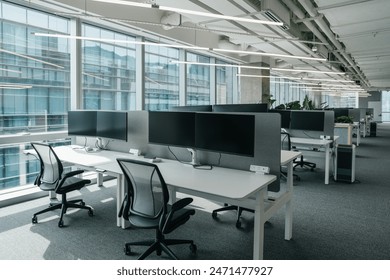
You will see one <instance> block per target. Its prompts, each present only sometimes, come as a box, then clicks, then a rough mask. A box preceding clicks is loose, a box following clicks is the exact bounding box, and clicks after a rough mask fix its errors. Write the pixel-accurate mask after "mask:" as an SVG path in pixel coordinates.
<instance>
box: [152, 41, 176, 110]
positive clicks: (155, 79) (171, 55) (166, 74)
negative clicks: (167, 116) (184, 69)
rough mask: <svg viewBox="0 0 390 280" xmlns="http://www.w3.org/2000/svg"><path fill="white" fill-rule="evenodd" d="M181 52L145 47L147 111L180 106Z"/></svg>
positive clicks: (165, 48) (157, 47)
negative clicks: (176, 62)
mask: <svg viewBox="0 0 390 280" xmlns="http://www.w3.org/2000/svg"><path fill="white" fill-rule="evenodd" d="M177 60H179V50H177V49H174V48H167V47H160V46H155V45H146V46H145V110H169V108H171V107H172V106H178V105H179V66H178V65H177V64H174V63H170V61H177Z"/></svg>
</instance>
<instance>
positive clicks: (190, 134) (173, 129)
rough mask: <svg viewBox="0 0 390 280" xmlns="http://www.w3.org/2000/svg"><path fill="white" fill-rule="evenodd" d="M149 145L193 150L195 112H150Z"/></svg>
mask: <svg viewBox="0 0 390 280" xmlns="http://www.w3.org/2000/svg"><path fill="white" fill-rule="evenodd" d="M149 143H151V144H159V145H166V146H176V147H185V148H193V147H194V145H195V112H171V111H150V112H149Z"/></svg>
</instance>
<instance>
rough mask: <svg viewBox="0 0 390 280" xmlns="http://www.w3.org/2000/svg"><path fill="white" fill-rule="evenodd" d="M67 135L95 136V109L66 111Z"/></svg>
mask: <svg viewBox="0 0 390 280" xmlns="http://www.w3.org/2000/svg"><path fill="white" fill-rule="evenodd" d="M68 135H75V136H91V137H95V136H96V111H82V110H80V111H68Z"/></svg>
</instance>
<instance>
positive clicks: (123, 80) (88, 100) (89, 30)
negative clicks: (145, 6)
mask: <svg viewBox="0 0 390 280" xmlns="http://www.w3.org/2000/svg"><path fill="white" fill-rule="evenodd" d="M82 36H84V37H92V38H105V39H113V40H117V41H118V42H123V41H129V44H124V43H120V44H116V43H115V44H109V43H101V42H97V41H88V40H83V41H82V62H83V63H82V77H83V79H82V87H83V104H84V109H90V110H135V49H134V45H133V44H130V42H131V41H134V39H135V38H134V37H131V36H127V35H124V34H121V33H117V32H114V31H110V30H107V29H103V28H100V27H95V26H91V25H88V24H83V26H82Z"/></svg>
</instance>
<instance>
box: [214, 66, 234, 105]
mask: <svg viewBox="0 0 390 280" xmlns="http://www.w3.org/2000/svg"><path fill="white" fill-rule="evenodd" d="M216 64H217V65H218V66H217V67H216V81H215V83H216V95H217V97H216V100H215V101H216V102H215V103H216V104H231V103H235V97H236V95H235V94H234V93H235V90H234V88H235V87H234V80H236V75H237V69H238V68H237V67H230V66H219V65H220V64H226V63H225V62H224V61H221V60H217V61H216Z"/></svg>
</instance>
